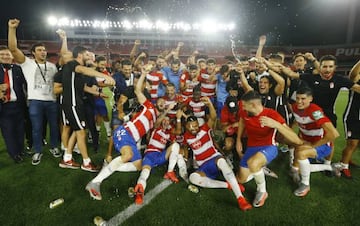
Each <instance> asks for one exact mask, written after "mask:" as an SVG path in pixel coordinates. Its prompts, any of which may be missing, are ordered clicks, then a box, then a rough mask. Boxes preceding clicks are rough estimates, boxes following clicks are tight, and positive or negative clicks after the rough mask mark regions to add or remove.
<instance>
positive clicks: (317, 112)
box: [312, 110, 324, 120]
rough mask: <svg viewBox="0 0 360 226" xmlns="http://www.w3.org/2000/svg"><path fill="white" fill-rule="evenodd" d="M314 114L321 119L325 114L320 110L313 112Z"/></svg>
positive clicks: (315, 117) (316, 118)
mask: <svg viewBox="0 0 360 226" xmlns="http://www.w3.org/2000/svg"><path fill="white" fill-rule="evenodd" d="M312 115H313V117H314V119H315V120H319V119H321V118H323V117H324V114H323V113H322V112H321V111H320V110H318V111H314V112H313V113H312Z"/></svg>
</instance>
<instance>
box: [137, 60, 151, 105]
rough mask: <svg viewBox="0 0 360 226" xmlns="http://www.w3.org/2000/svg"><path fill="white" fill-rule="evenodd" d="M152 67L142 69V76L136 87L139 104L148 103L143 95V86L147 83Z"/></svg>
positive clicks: (147, 66) (146, 66)
mask: <svg viewBox="0 0 360 226" xmlns="http://www.w3.org/2000/svg"><path fill="white" fill-rule="evenodd" d="M151 69H152V66H151V65H149V64H148V65H145V66H143V67H142V68H141V75H140V78H139V80H138V81H137V83H136V86H135V91H134V92H135V95H136V97H137V99H138V102H139V104H143V103H145V101H146V97H145V95H144V93H143V85H144V82H145V78H146V75H147V74H148V73H149V72H150V71H151Z"/></svg>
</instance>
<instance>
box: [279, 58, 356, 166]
mask: <svg viewBox="0 0 360 226" xmlns="http://www.w3.org/2000/svg"><path fill="white" fill-rule="evenodd" d="M336 65H337V60H336V57H334V56H332V55H325V56H323V57H321V58H320V69H319V74H315V75H314V74H306V73H305V74H300V73H297V72H293V71H292V70H291V69H290V68H287V67H284V66H280V67H281V69H282V72H284V73H285V74H287V75H288V76H289V77H292V78H299V79H301V80H302V81H304V82H305V83H306V85H307V86H309V87H310V88H311V89H312V91H313V103H314V104H317V105H318V106H319V107H321V108H322V109H323V111H324V113H325V115H326V116H327V117H328V118H329V119H330V121H331V122H332V124H333V125H334V126H335V128H336V120H337V116H336V114H335V108H334V104H335V101H336V97H337V96H338V94H339V91H340V89H341V88H344V87H345V88H348V89H350V90H351V91H354V92H356V93H360V85H359V84H356V83H354V82H353V81H351V80H350V79H349V78H347V77H344V76H342V75H339V74H336V73H335V71H336ZM333 151H334V150H332V152H331V154H330V155H329V157H327V158H326V160H325V162H324V163H325V164H330V163H331V159H332V155H333Z"/></svg>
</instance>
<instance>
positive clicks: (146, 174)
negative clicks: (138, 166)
mask: <svg viewBox="0 0 360 226" xmlns="http://www.w3.org/2000/svg"><path fill="white" fill-rule="evenodd" d="M149 176H150V169H148V168H144V169H142V170H141V173H140V177H139V179H138V181H137V183H138V184H141V185H142V186H143V188H144V190H145V188H146V180H147V179H148V178H149Z"/></svg>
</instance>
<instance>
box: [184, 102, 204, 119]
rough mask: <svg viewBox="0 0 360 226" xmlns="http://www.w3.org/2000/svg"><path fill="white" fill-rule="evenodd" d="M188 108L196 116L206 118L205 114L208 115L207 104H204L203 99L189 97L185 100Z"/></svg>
mask: <svg viewBox="0 0 360 226" xmlns="http://www.w3.org/2000/svg"><path fill="white" fill-rule="evenodd" d="M185 104H186V106H187V108H188V109H189V110H191V111H192V112H194V116H195V117H196V118H203V119H205V115H206V111H205V110H206V105H205V104H204V102H202V101H200V100H199V101H194V100H193V98H192V97H191V98H189V99H188V100H187V101H186V102H185Z"/></svg>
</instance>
